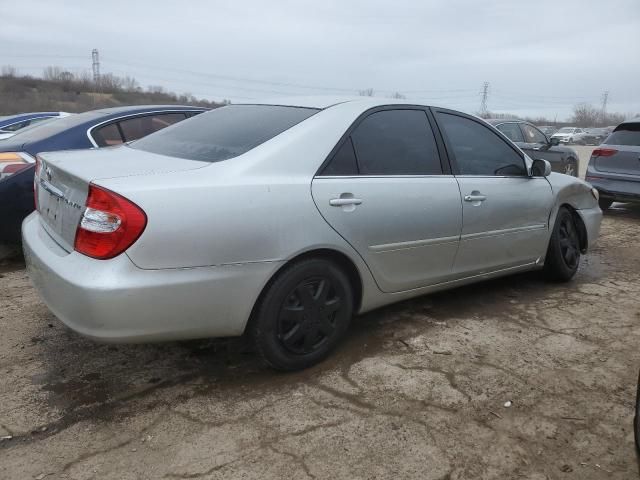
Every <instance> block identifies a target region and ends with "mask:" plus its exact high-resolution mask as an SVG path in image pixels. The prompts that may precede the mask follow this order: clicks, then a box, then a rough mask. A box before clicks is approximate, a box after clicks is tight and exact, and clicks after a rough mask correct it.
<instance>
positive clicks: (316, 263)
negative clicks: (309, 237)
mask: <svg viewBox="0 0 640 480" xmlns="http://www.w3.org/2000/svg"><path fill="white" fill-rule="evenodd" d="M353 304H354V302H353V289H352V287H351V284H350V282H349V278H348V277H347V275H346V274H345V272H344V271H343V270H342V269H341V268H340V267H338V266H337V265H336V264H335V263H333V262H331V261H328V260H324V259H320V258H311V259H307V260H302V261H300V262H297V263H294V264H292V265H290V266H288V267H286V268H285V269H284V270H283V271H282V272H280V273H278V275H277V276H276V278H275V279H274V280H273V281H272V282H271V283H270V285H268V287H267V288H266V291H265V292H264V293H263V295H262V296H261V299H260V300H259V304H258V305H257V309H256V311H255V312H254V316H253V317H252V319H251V322H250V329H249V333H250V336H251V338H252V340H253V342H254V344H255V346H256V350H257V352H258V354H259V355H260V357H261V358H262V360H263V362H264V363H265V364H266V365H268V366H269V367H271V368H274V369H276V370H282V371H293V370H301V369H304V368H307V367H310V366H312V365H314V364H316V363H318V362H320V361H321V360H323V359H324V358H325V357H326V356H327V355H328V354H329V352H330V351H331V350H332V349H333V348H334V347H335V346H336V345H337V344H338V343H339V341H340V340H341V339H342V337H343V336H344V334H345V332H346V331H347V328H348V327H349V323H350V322H351V317H352V315H353Z"/></svg>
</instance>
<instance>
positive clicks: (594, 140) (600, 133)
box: [582, 128, 610, 145]
mask: <svg viewBox="0 0 640 480" xmlns="http://www.w3.org/2000/svg"><path fill="white" fill-rule="evenodd" d="M609 133H610V132H609V130H608V129H606V128H585V130H584V136H583V137H582V143H583V144H584V145H600V144H601V143H602V141H603V140H604V139H605V138H607V137H608V136H609Z"/></svg>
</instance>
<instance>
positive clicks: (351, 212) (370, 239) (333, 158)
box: [312, 106, 462, 292]
mask: <svg viewBox="0 0 640 480" xmlns="http://www.w3.org/2000/svg"><path fill="white" fill-rule="evenodd" d="M441 152H442V154H443V155H444V151H443V145H442V143H441V142H440V143H439V144H438V141H437V140H436V138H435V136H434V134H433V131H432V128H431V124H430V120H429V116H428V113H427V111H426V110H424V109H421V108H411V107H404V106H403V107H402V108H391V109H389V108H383V109H377V110H374V111H370V112H368V113H367V114H366V115H364V116H363V117H361V118H360V119H359V120H358V121H356V122H355V123H354V126H352V128H350V130H349V131H348V132H347V134H345V136H344V137H343V139H342V140H341V141H340V142H339V143H338V145H337V146H336V148H335V149H334V151H333V152H332V154H331V155H330V156H329V160H328V162H327V163H326V164H325V165H324V167H323V168H322V169H321V170H320V172H319V173H318V175H317V176H316V177H315V178H314V180H313V183H312V194H313V199H314V201H315V203H316V205H317V207H318V210H319V211H320V213H321V214H322V215H323V217H324V218H325V220H326V221H327V222H328V223H329V224H330V225H331V226H332V227H333V228H334V229H335V230H336V231H337V232H338V233H339V234H340V235H341V236H342V237H343V238H344V239H345V240H346V241H347V242H349V243H350V244H351V245H352V246H353V247H354V248H355V250H356V251H357V252H358V253H359V254H360V255H361V256H362V258H363V259H364V260H365V262H366V263H367V265H368V266H369V268H370V269H371V272H372V274H373V276H374V278H375V280H376V282H377V284H378V286H379V287H380V289H381V290H383V291H385V292H399V291H403V290H409V289H412V288H418V287H422V286H426V285H430V284H434V283H439V282H441V281H445V280H447V279H449V278H450V276H451V272H452V267H453V262H454V259H455V254H456V251H457V248H458V241H459V236H460V229H461V226H462V207H461V203H460V191H459V189H458V184H457V182H456V180H455V178H454V177H453V176H452V175H451V173H450V171H449V167H448V164H447V163H444V162H441ZM442 158H444V157H442Z"/></svg>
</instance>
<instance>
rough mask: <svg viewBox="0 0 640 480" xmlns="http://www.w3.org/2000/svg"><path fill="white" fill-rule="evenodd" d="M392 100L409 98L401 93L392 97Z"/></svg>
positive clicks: (395, 93) (396, 93)
mask: <svg viewBox="0 0 640 480" xmlns="http://www.w3.org/2000/svg"><path fill="white" fill-rule="evenodd" d="M391 98H395V99H397V100H404V99H405V98H407V97H405V96H404V95H403V94H401V93H400V92H394V94H393V95H391Z"/></svg>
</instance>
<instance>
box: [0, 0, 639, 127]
mask: <svg viewBox="0 0 640 480" xmlns="http://www.w3.org/2000/svg"><path fill="white" fill-rule="evenodd" d="M0 18H2V28H1V29H0V41H1V44H2V49H1V50H0V65H5V64H11V65H14V66H16V67H17V68H18V70H19V72H20V73H26V74H31V75H40V74H41V72H42V69H43V68H44V67H45V66H47V65H59V66H61V67H63V68H65V69H67V70H69V71H72V72H80V71H83V70H86V71H90V70H91V50H92V49H93V48H97V49H98V50H99V52H100V59H101V70H102V72H103V73H108V72H112V73H114V74H116V75H131V76H134V77H135V78H136V79H137V80H138V81H139V82H140V83H141V84H142V85H143V86H146V85H150V84H152V85H162V86H164V87H166V88H167V89H170V90H173V91H176V92H178V93H182V92H190V93H192V94H194V95H196V96H198V97H204V98H208V99H214V100H220V99H223V98H226V99H230V100H232V101H245V100H251V99H259V98H264V97H274V96H277V95H280V94H283V95H299V94H300V95H304V94H314V95H315V94H332V95H352V94H357V92H358V90H362V89H367V88H373V90H374V91H375V94H376V95H380V96H389V95H391V94H392V93H394V92H396V91H397V92H399V93H401V94H403V95H405V96H406V97H407V98H415V99H417V100H420V101H423V102H428V103H431V104H435V105H442V106H448V107H451V108H456V109H460V110H464V111H468V112H476V111H478V110H479V107H480V91H481V90H482V84H483V82H485V81H486V82H489V84H490V87H489V97H488V107H489V109H490V110H491V111H497V112H511V113H515V114H521V115H546V116H548V117H550V118H554V117H556V116H557V118H558V119H562V118H565V117H568V116H570V115H571V110H572V106H573V105H574V104H576V103H579V102H587V103H592V104H594V105H600V103H601V101H602V95H603V92H605V91H609V104H608V110H609V111H618V112H623V113H638V112H640V0H608V1H589V0H561V1H557V0H536V1H530V0H529V1H518V0H492V1H480V0H431V1H425V0H413V1H405V0H385V1H380V0H368V1H365V0H361V1H348V0H343V1H333V0H322V1H319V0H314V1H306V0H305V1H294V0H285V1H278V0H271V1H268V2H265V1H259V0H236V1H213V0H212V1H204V0H197V1H196V0H181V1H177V0H174V1H168V0H153V1H152V0H136V1H134V0H127V1H121V0H109V1H108V2H86V1H80V0H78V1H66V2H64V1H56V2H52V1H44V0H40V1H36V0H20V1H9V0H0Z"/></svg>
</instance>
